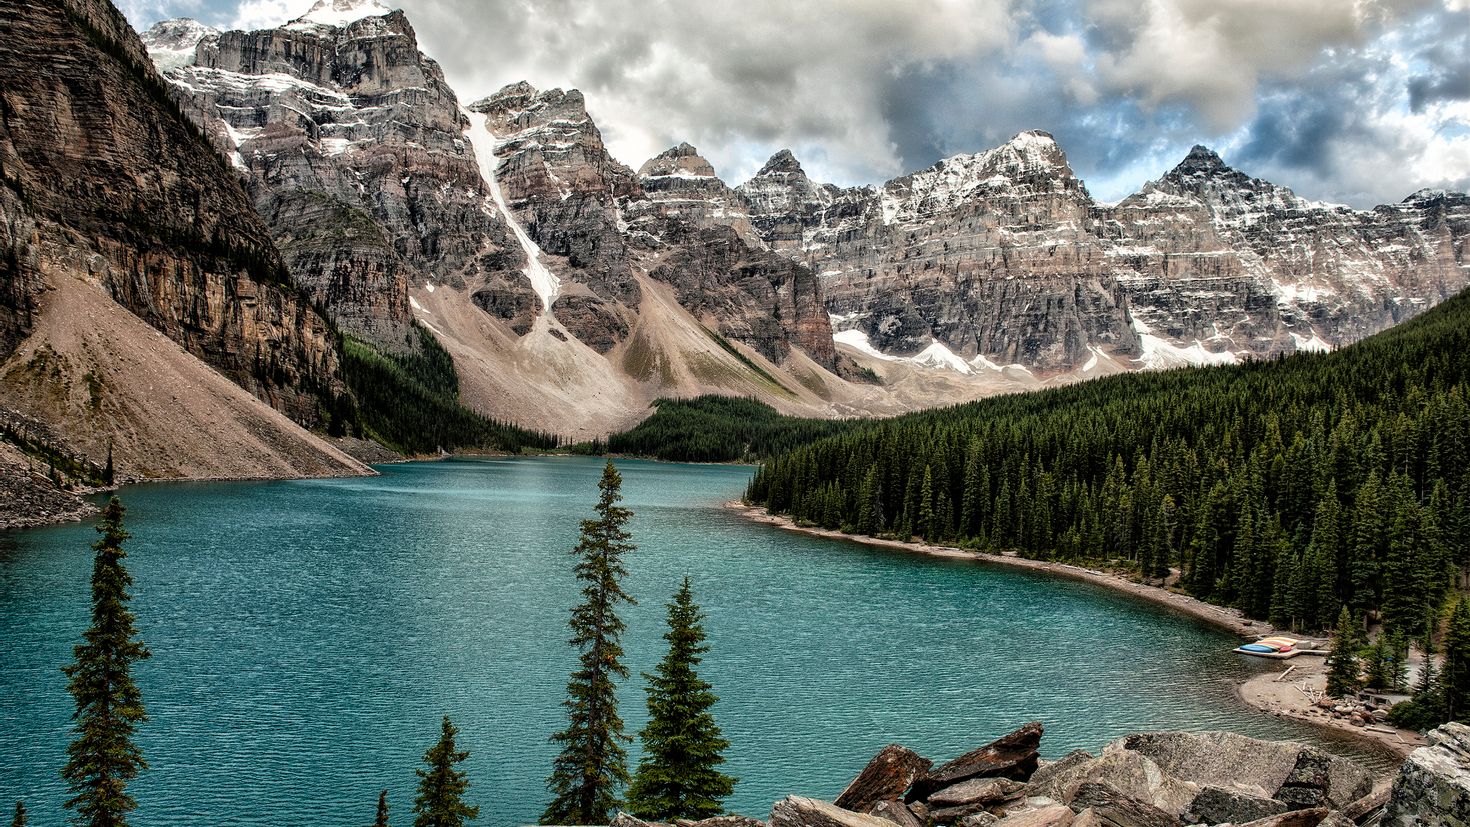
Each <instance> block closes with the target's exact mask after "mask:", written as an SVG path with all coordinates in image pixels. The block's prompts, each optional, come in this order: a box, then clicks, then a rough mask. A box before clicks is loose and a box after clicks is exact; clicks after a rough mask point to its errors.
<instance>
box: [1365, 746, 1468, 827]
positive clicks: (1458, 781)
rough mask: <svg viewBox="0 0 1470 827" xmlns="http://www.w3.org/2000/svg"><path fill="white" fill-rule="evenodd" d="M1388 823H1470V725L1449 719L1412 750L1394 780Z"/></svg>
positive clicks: (1445, 826) (1396, 826) (1411, 826)
mask: <svg viewBox="0 0 1470 827" xmlns="http://www.w3.org/2000/svg"><path fill="white" fill-rule="evenodd" d="M1382 823H1383V824H1384V825H1385V827H1458V826H1459V825H1464V824H1470V727H1467V726H1465V725H1464V724H1459V723H1449V724H1445V725H1444V726H1442V727H1440V728H1439V729H1436V730H1434V731H1433V732H1431V733H1429V745H1428V746H1424V747H1420V748H1419V749H1416V750H1414V751H1413V752H1411V753H1409V757H1408V758H1407V759H1406V760H1405V761H1404V764H1403V767H1402V768H1401V769H1400V770H1399V777H1398V779H1397V780H1395V781H1394V785H1393V793H1392V794H1391V795H1390V797H1389V800H1388V807H1387V809H1386V810H1385V812H1384V815H1383V822H1382Z"/></svg>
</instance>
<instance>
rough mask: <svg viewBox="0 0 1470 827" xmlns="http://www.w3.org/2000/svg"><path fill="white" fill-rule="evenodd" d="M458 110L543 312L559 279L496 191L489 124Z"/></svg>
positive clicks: (483, 118)
mask: <svg viewBox="0 0 1470 827" xmlns="http://www.w3.org/2000/svg"><path fill="white" fill-rule="evenodd" d="M460 112H462V113H464V116H465V117H466V118H468V119H469V122H470V127H469V129H467V130H465V133H464V134H465V137H466V138H467V139H468V140H469V142H470V145H471V146H472V147H474V150H475V161H476V162H477V163H478V164H479V166H480V177H481V178H483V179H484V180H485V187H486V188H487V189H489V190H490V197H491V198H492V199H494V201H495V206H496V207H498V208H499V209H500V214H501V216H503V217H504V218H505V223H506V224H507V225H509V226H510V231H511V234H513V235H514V236H515V237H516V241H517V242H519V243H520V245H521V249H522V250H523V251H524V252H525V254H526V267H525V269H524V270H523V271H522V272H524V273H525V274H526V278H527V279H529V280H530V282H531V289H533V290H535V291H536V295H537V296H540V297H541V306H542V308H544V309H545V310H546V312H548V313H550V312H551V303H552V302H554V301H556V296H557V293H558V292H560V291H561V280H560V279H558V278H557V277H556V274H555V273H553V272H551V270H550V269H549V268H547V266H546V265H545V264H544V263H543V262H542V261H541V248H540V247H539V246H537V245H536V242H535V241H533V240H532V239H531V236H530V235H528V234H527V233H526V230H525V228H524V227H522V226H521V222H520V221H519V220H518V219H517V218H516V214H515V213H513V212H511V210H510V207H508V206H506V203H505V194H504V193H502V192H501V191H500V184H499V182H498V181H496V180H495V166H496V164H498V163H499V158H498V157H497V156H496V154H495V148H496V147H495V136H494V135H491V134H490V127H489V126H488V125H487V124H486V119H487V116H486V115H485V113H483V112H471V111H470V110H468V109H465V108H463V107H461V108H460Z"/></svg>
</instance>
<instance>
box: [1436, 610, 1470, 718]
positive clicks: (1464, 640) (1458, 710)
mask: <svg viewBox="0 0 1470 827" xmlns="http://www.w3.org/2000/svg"><path fill="white" fill-rule="evenodd" d="M1440 686H1441V687H1443V692H1444V705H1445V707H1444V708H1445V715H1446V717H1448V718H1449V719H1450V720H1452V721H1466V720H1470V603H1467V602H1466V600H1465V598H1463V597H1461V598H1460V599H1459V600H1457V601H1455V610H1454V612H1452V613H1451V614H1450V623H1449V628H1448V629H1446V630H1445V636H1444V671H1443V672H1442V673H1441V674H1440Z"/></svg>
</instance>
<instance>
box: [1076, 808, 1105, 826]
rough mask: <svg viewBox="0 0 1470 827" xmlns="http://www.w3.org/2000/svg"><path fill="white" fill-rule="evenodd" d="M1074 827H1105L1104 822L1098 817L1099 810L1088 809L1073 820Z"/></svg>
mask: <svg viewBox="0 0 1470 827" xmlns="http://www.w3.org/2000/svg"><path fill="white" fill-rule="evenodd" d="M1072 827H1103V822H1102V819H1100V818H1098V817H1097V810H1094V809H1092V808H1091V807H1088V808H1086V809H1084V810H1082V812H1080V813H1078V814H1077V817H1076V818H1074V819H1072Z"/></svg>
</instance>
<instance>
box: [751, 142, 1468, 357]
mask: <svg viewBox="0 0 1470 827" xmlns="http://www.w3.org/2000/svg"><path fill="white" fill-rule="evenodd" d="M738 190H739V192H740V193H741V194H742V195H743V196H744V197H745V200H746V202H747V204H749V214H750V218H751V221H752V223H753V225H754V226H755V228H756V229H757V231H758V232H759V233H760V235H761V236H762V237H763V238H764V239H765V240H766V241H767V242H768V243H769V244H770V245H771V247H772V248H773V249H776V250H778V251H780V252H782V253H784V254H786V255H788V256H791V257H793V258H796V259H799V260H802V261H806V262H810V263H811V264H812V265H813V266H814V267H816V268H817V269H818V270H819V272H820V273H821V276H822V279H823V282H824V286H825V288H826V292H827V297H828V306H829V308H831V310H832V312H833V314H834V319H836V320H837V324H838V327H839V331H838V338H839V340H842V341H846V342H848V343H850V344H852V345H853V346H854V347H855V348H857V349H859V350H868V351H871V352H876V353H879V354H884V355H896V356H908V357H912V356H915V355H916V354H917V355H918V356H919V357H921V358H922V357H923V356H924V354H925V353H926V352H927V353H930V354H934V353H938V354H940V355H941V356H944V357H945V358H946V360H947V361H950V362H951V363H952V364H953V365H954V366H956V368H957V369H961V370H964V369H969V370H972V371H975V370H981V369H984V368H994V367H995V366H997V365H1006V364H1013V363H1014V364H1019V365H1021V366H1024V367H1026V368H1028V369H1030V370H1033V371H1035V372H1036V373H1039V374H1060V373H1066V372H1069V371H1079V370H1080V371H1081V372H1082V373H1084V374H1085V373H1087V372H1088V371H1091V370H1094V369H1096V367H1097V365H1098V364H1099V361H1100V360H1103V361H1107V362H1108V363H1110V364H1111V365H1113V366H1115V367H1119V368H1123V369H1133V368H1137V367H1145V368H1148V367H1172V366H1176V365H1181V364H1209V363H1227V362H1233V361H1237V360H1239V359H1241V358H1247V357H1269V356H1273V355H1276V354H1279V353H1286V352H1291V351H1294V350H1301V349H1326V348H1330V347H1337V346H1341V345H1343V344H1347V343H1349V342H1352V341H1355V340H1357V339H1360V338H1362V337H1363V336H1366V335H1368V334H1371V333H1373V332H1376V331H1378V330H1381V329H1383V328H1384V327H1387V326H1389V325H1391V324H1394V323H1396V322H1399V321H1402V320H1403V319H1405V318H1407V317H1409V316H1410V315H1413V314H1414V313H1416V312H1418V311H1420V310H1422V309H1423V308H1425V307H1428V306H1429V305H1431V304H1433V303H1435V302H1437V301H1439V300H1440V299H1443V298H1445V297H1446V296H1448V295H1450V294H1452V293H1454V292H1456V291H1458V290H1459V289H1461V288H1462V287H1464V286H1465V285H1466V284H1467V283H1470V270H1467V268H1466V262H1465V259H1464V249H1463V245H1464V237H1465V233H1466V227H1467V224H1466V222H1467V220H1470V201H1467V199H1466V197H1465V196H1464V195H1461V194H1445V193H1416V194H1415V195H1413V196H1411V197H1410V198H1409V199H1407V200H1406V201H1405V202H1404V203H1402V204H1397V205H1393V206H1386V207H1379V208H1376V209H1374V210H1371V211H1359V210H1352V209H1349V208H1347V207H1339V206H1333V205H1325V204H1317V203H1313V202H1308V201H1306V200H1304V199H1301V198H1299V197H1297V196H1296V195H1295V194H1293V193H1292V192H1291V191H1290V190H1288V189H1286V188H1285V187H1280V186H1277V185H1274V184H1271V183H1269V182H1265V181H1260V180H1258V179H1253V178H1250V177H1248V176H1246V175H1244V174H1243V173H1240V172H1238V171H1236V170H1233V169H1231V168H1229V167H1228V166H1226V165H1225V164H1224V163H1223V162H1222V161H1221V160H1220V158H1219V157H1218V156H1216V155H1215V154H1214V153H1212V152H1210V151H1209V150H1207V149H1205V148H1203V147H1196V148H1195V149H1194V150H1193V151H1192V152H1191V153H1190V155H1189V156H1188V157H1187V158H1186V159H1185V160H1184V161H1183V162H1181V163H1180V164H1179V166H1178V167H1176V168H1175V169H1174V170H1172V171H1171V172H1169V173H1168V174H1167V175H1165V176H1163V178H1161V179H1160V180H1159V181H1156V182H1152V183H1150V184H1148V185H1147V186H1145V187H1144V189H1143V190H1142V191H1141V192H1140V193H1138V194H1136V195H1134V196H1131V197H1129V198H1127V199H1125V200H1124V201H1123V202H1121V203H1119V204H1118V205H1116V206H1108V205H1101V204H1098V203H1096V202H1095V201H1093V199H1092V198H1091V196H1090V195H1089V194H1088V193H1087V190H1086V188H1085V187H1084V186H1083V184H1082V182H1081V181H1080V180H1078V179H1077V177H1076V176H1075V175H1074V174H1073V172H1072V170H1071V168H1070V167H1069V166H1068V164H1067V161H1066V157H1065V155H1064V154H1063V153H1062V151H1061V149H1060V148H1059V147H1058V146H1057V145H1056V143H1055V141H1054V140H1052V138H1051V136H1049V135H1047V134H1046V133H1042V132H1026V133H1021V134H1020V135H1018V136H1016V137H1015V138H1014V139H1012V140H1011V141H1010V142H1008V143H1007V144H1005V145H1003V146H1000V147H998V148H996V149H993V150H990V151H987V152H982V153H979V154H975V155H961V156H956V157H954V158H948V159H945V160H943V161H940V162H939V163H937V164H935V165H934V166H933V167H931V168H929V169H926V170H923V171H920V172H917V173H914V174H912V175H907V176H904V177H902V178H898V179H895V180H893V181H890V182H888V183H887V184H884V185H883V186H882V187H862V188H854V189H845V190H844V189H839V188H836V187H832V186H830V185H819V184H815V183H813V182H812V181H811V180H810V179H808V178H807V176H806V175H805V173H804V172H803V171H802V169H801V167H800V164H799V163H797V161H796V159H795V158H793V157H792V156H791V154H790V153H789V152H785V151H783V152H781V153H778V154H777V155H776V156H774V157H773V158H772V159H771V161H770V162H769V163H768V164H767V165H766V167H765V168H764V169H762V170H761V172H760V173H759V174H757V175H756V177H755V178H754V179H752V180H751V181H748V182H746V183H745V184H742V185H741V186H740V187H739V188H738ZM949 356H952V357H953V358H948V357H949ZM961 366H963V367H961Z"/></svg>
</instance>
